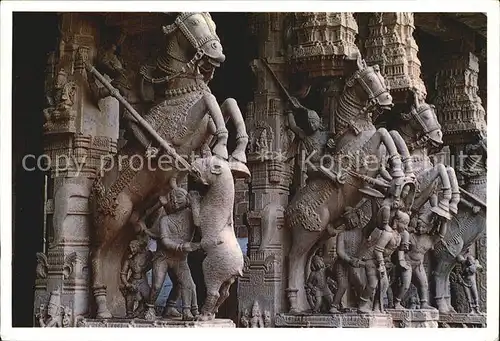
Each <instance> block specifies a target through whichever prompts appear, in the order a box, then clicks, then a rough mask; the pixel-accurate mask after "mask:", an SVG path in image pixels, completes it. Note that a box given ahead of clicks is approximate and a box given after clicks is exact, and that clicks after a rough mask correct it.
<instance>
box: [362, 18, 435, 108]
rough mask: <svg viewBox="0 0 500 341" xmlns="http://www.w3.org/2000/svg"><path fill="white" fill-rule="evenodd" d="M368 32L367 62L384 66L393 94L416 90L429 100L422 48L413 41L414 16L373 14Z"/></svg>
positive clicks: (383, 72) (386, 78)
mask: <svg viewBox="0 0 500 341" xmlns="http://www.w3.org/2000/svg"><path fill="white" fill-rule="evenodd" d="M368 28H369V33H368V37H366V40H365V42H364V47H365V53H366V54H365V59H366V62H367V63H368V64H369V65H374V64H378V65H379V66H380V70H381V72H382V75H383V76H384V78H385V80H386V82H387V83H388V85H389V87H390V88H391V90H392V91H391V92H392V93H397V92H400V91H407V90H409V89H411V88H416V89H417V90H418V91H419V93H420V94H421V95H422V97H423V98H425V96H426V94H427V91H426V88H425V85H424V82H423V80H422V79H421V77H420V65H421V64H420V61H419V59H418V56H417V53H418V46H417V43H416V42H415V39H414V38H413V32H414V30H415V25H414V21H413V13H407V12H397V13H373V14H372V15H371V16H370V17H369V19H368ZM398 97H399V96H396V97H395V100H396V101H397V100H398ZM401 99H404V97H401Z"/></svg>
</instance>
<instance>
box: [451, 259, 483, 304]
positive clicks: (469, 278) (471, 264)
mask: <svg viewBox="0 0 500 341" xmlns="http://www.w3.org/2000/svg"><path fill="white" fill-rule="evenodd" d="M457 261H458V262H459V263H461V264H462V272H461V274H460V277H461V278H462V280H461V284H462V285H463V286H464V289H465V294H466V295H467V300H468V301H469V309H470V312H471V313H473V314H479V313H480V311H479V294H478V291H477V283H476V273H477V272H478V271H481V270H482V269H483V267H482V266H481V265H480V264H479V262H478V261H477V259H474V257H473V256H472V255H471V254H469V255H467V257H464V256H461V255H459V256H457Z"/></svg>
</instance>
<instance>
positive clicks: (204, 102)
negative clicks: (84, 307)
mask: <svg viewBox="0 0 500 341" xmlns="http://www.w3.org/2000/svg"><path fill="white" fill-rule="evenodd" d="M195 25H196V26H197V28H196V29H194V26H195ZM215 30H216V26H215V23H214V22H213V20H212V19H211V16H210V15H209V14H208V13H204V12H203V13H180V14H179V15H178V16H177V17H176V19H175V22H174V23H173V24H171V25H166V26H164V27H163V33H164V34H165V37H166V42H167V45H166V46H165V47H166V48H165V52H164V54H162V55H160V56H159V57H158V58H157V60H156V64H155V65H153V66H152V67H144V68H142V69H141V70H140V73H141V77H142V78H143V81H144V82H146V83H148V84H155V85H156V86H158V87H163V89H164V91H167V92H166V93H165V100H164V101H160V102H159V103H158V104H156V105H155V106H153V108H152V109H151V110H149V111H148V112H146V113H144V116H143V117H141V115H140V114H139V113H138V112H137V111H136V110H135V109H134V108H133V107H132V106H131V105H130V103H129V102H127V100H126V99H125V98H123V96H122V95H121V94H120V93H119V91H118V90H117V89H116V88H115V87H114V86H113V85H112V84H110V82H109V81H107V80H106V79H105V78H104V77H103V76H102V74H100V73H99V72H98V71H97V70H96V68H94V67H93V66H91V65H87V71H88V72H90V73H91V74H92V75H94V76H95V77H96V78H97V80H99V81H100V82H101V83H102V84H103V85H104V86H105V87H106V88H107V89H108V90H109V91H110V93H111V95H112V96H114V97H115V98H117V99H118V100H119V101H120V103H121V104H122V105H123V106H124V107H125V108H126V109H127V111H128V112H129V113H130V114H131V116H133V118H134V119H135V120H136V121H137V123H138V125H139V126H140V127H141V130H142V131H143V132H144V133H145V134H148V136H149V138H148V142H149V143H147V144H146V145H145V146H144V145H143V146H142V148H141V146H140V144H139V145H136V147H134V148H137V149H136V150H137V151H135V152H134V153H136V154H138V155H146V156H148V157H150V158H152V159H153V161H154V162H157V159H158V158H159V157H160V156H161V155H163V154H164V153H166V155H170V156H172V157H173V158H174V160H176V163H177V162H178V163H177V164H178V165H182V167H185V169H186V170H188V173H191V174H192V175H193V176H194V177H195V178H198V177H199V176H200V174H199V172H198V171H194V169H193V168H192V167H191V165H190V164H189V163H188V162H186V161H185V160H183V159H182V158H181V157H180V155H179V153H182V154H185V153H188V154H189V153H190V152H191V151H197V150H200V149H201V148H202V147H203V146H205V145H208V144H209V143H210V141H211V140H212V137H213V136H215V145H214V146H213V148H212V153H213V154H214V155H216V156H218V157H220V158H222V159H223V160H228V161H227V162H228V163H227V165H225V166H223V165H220V169H223V170H224V171H223V172H222V173H224V175H222V176H221V177H220V178H223V179H224V181H231V183H232V181H233V179H232V178H227V176H228V175H227V174H226V173H225V171H226V167H229V168H228V169H229V170H230V171H232V172H233V173H234V174H235V176H237V177H248V176H249V174H250V173H249V171H248V168H247V167H246V165H245V163H246V155H245V149H246V145H247V142H248V136H247V133H246V128H245V124H244V121H243V117H242V115H241V112H240V110H239V108H238V105H237V103H236V101H235V100H234V99H228V100H226V101H225V102H224V103H223V104H222V105H221V106H219V105H218V103H217V101H216V99H215V97H214V96H213V95H212V94H211V93H210V90H209V88H208V86H207V83H208V82H209V81H210V80H211V79H212V76H213V73H214V71H215V69H216V67H217V66H219V65H220V63H222V62H224V60H225V56H224V54H223V52H222V46H221V44H220V39H219V37H218V36H217V34H216V32H215ZM192 47H195V49H196V50H197V51H198V52H197V53H194V52H193V49H192ZM172 56H175V57H176V58H173V57H172ZM181 60H185V62H183V61H181ZM197 103H198V104H199V105H198V104H197ZM207 114H208V115H207ZM224 118H232V120H233V121H234V123H235V125H236V127H237V128H236V134H237V135H236V140H237V143H236V148H235V150H234V151H233V152H232V153H231V154H229V153H228V151H227V138H228V133H227V129H226V127H225V122H224ZM172 145H175V146H176V148H174V147H172ZM152 148H155V149H152ZM145 149H147V151H148V152H146V150H145ZM155 150H159V152H158V153H156V152H155ZM120 153H121V151H120ZM134 160H137V158H136V159H134ZM134 160H133V161H132V165H134V164H133V163H134V162H135V161H134ZM136 166H138V165H134V167H125V170H123V171H122V172H121V173H119V174H118V175H117V177H116V175H115V174H114V172H109V173H108V174H104V177H106V180H109V182H107V181H105V182H106V183H111V185H110V187H109V188H106V187H105V186H104V185H103V182H102V181H103V180H101V179H100V178H98V179H97V180H96V183H95V185H94V189H93V196H92V202H91V207H92V212H93V222H94V229H95V230H96V231H97V233H96V239H95V241H94V243H93V245H94V246H93V250H92V253H91V255H92V264H93V267H92V269H93V276H92V278H93V283H92V286H93V288H94V291H95V296H96V301H97V306H98V309H97V311H98V312H97V317H100V318H109V317H111V316H112V315H111V313H110V312H109V310H108V307H107V304H106V284H105V282H104V280H103V276H102V273H101V272H100V268H101V266H99V264H102V263H103V262H104V261H105V260H104V258H103V250H105V249H108V248H109V247H111V244H110V243H111V241H112V240H113V238H115V237H116V235H118V234H119V233H120V231H122V228H123V227H124V226H125V223H126V222H127V221H128V220H129V218H130V216H131V214H132V212H133V211H134V209H136V210H139V211H143V210H145V209H147V208H148V207H143V206H148V205H147V204H146V203H147V202H149V201H151V202H153V201H152V200H151V199H153V198H155V197H157V196H158V195H159V194H161V193H159V192H161V191H165V190H167V189H168V182H169V180H170V179H171V178H172V177H174V176H177V174H176V173H177V170H175V169H172V170H171V171H166V172H162V174H161V176H158V175H157V173H155V172H153V171H150V170H146V169H142V170H140V171H135V169H138V167H136ZM206 167H207V166H206ZM214 167H215V166H214ZM212 170H213V171H214V172H219V169H215V168H214V169H212ZM203 171H205V169H203ZM210 174H212V173H210ZM185 175H186V172H184V173H182V176H185ZM214 176H215V174H214ZM113 177H115V178H114V179H113ZM181 180H182V179H181V178H179V179H178V181H179V182H180V181H181ZM152 184H154V185H153V186H151V185H152ZM214 186H215V185H214ZM230 190H231V189H230ZM167 191H168V190H167ZM232 191H233V193H232V194H231V195H232V196H234V188H232ZM129 192H130V193H134V194H133V196H129V195H128V194H125V193H129ZM230 197H231V196H230V195H229V194H228V198H230ZM138 198H141V199H140V200H138ZM124 200H125V201H126V202H125V201H124ZM129 200H132V201H131V202H132V206H130V205H129V204H128V203H129V202H130V201H129ZM207 200H208V199H207ZM232 208H233V203H231V209H232ZM225 209H226V208H225ZM225 223H226V222H224V224H225ZM220 224H221V225H220V226H218V227H217V228H221V227H222V226H224V225H223V224H222V223H220ZM231 224H232V221H231ZM207 228H208V227H207ZM213 228H215V227H213ZM103 229H106V231H107V233H106V234H101V233H99V231H100V230H103ZM214 242H215V241H214ZM223 245H224V244H223ZM201 247H202V248H204V245H203V243H202V245H201ZM231 247H232V244H231ZM222 248H225V246H224V247H222ZM227 248H228V249H227V250H228V251H227V252H230V253H229V254H231V252H233V249H231V248H230V246H229V245H228V246H227ZM240 252H241V250H240ZM229 254H228V255H229ZM207 257H208V256H207ZM209 258H210V257H208V258H207V260H206V262H207V263H209V260H208V259H209ZM207 266H208V265H207ZM221 266H222V265H221ZM242 266H243V258H242V257H241V267H242ZM226 270H227V271H229V269H226ZM221 271H222V270H221ZM240 271H241V270H240ZM236 274H237V273H234V274H231V276H234V275H236ZM228 275H229V274H228ZM205 278H207V277H205ZM231 278H232V277H231ZM216 279H217V280H218V278H216ZM216 279H214V280H213V281H215V280H216ZM213 281H212V282H210V284H211V285H213V286H214V288H212V289H211V291H209V292H210V298H209V301H210V302H208V303H207V304H206V307H205V309H204V310H203V309H202V314H201V317H200V318H202V319H208V318H213V314H214V312H215V311H216V309H217V307H218V305H217V304H216V303H217V302H216V301H217V297H218V296H219V288H217V290H215V285H216V284H215V282H213ZM223 281H224V283H225V284H224V285H225V286H227V288H228V287H229V286H230V284H229V281H230V278H229V277H228V278H223ZM220 285H221V283H220ZM220 285H219V287H220ZM224 295H227V293H226V291H225V290H224ZM212 301H214V302H212ZM222 301H223V299H222V298H221V300H220V302H221V303H222Z"/></svg>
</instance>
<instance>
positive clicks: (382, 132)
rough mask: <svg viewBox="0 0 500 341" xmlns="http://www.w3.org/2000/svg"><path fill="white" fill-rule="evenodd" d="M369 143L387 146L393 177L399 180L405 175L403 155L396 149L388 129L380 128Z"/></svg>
mask: <svg viewBox="0 0 500 341" xmlns="http://www.w3.org/2000/svg"><path fill="white" fill-rule="evenodd" d="M368 143H374V144H375V145H376V146H380V144H383V145H384V146H385V148H386V149H387V151H388V152H389V162H390V166H391V167H390V175H391V177H393V178H399V177H402V176H404V175H405V174H404V172H403V169H402V162H401V155H399V153H398V148H397V147H396V144H395V143H394V140H393V138H392V136H391V134H389V132H388V131H387V129H385V128H378V129H377V131H376V132H375V134H373V136H372V137H371V139H370V141H369V142H368Z"/></svg>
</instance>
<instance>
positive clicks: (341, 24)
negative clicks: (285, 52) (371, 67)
mask: <svg viewBox="0 0 500 341" xmlns="http://www.w3.org/2000/svg"><path fill="white" fill-rule="evenodd" d="M294 15H295V18H294V19H295V23H294V25H293V31H294V32H295V34H296V37H297V39H296V41H297V43H296V44H295V45H294V46H292V49H291V55H290V56H289V58H290V62H291V64H292V66H293V67H294V68H295V70H296V71H297V72H306V73H307V74H308V76H309V78H310V79H314V78H316V77H322V76H341V75H343V72H344V67H343V65H344V63H343V60H344V58H349V59H350V58H355V57H356V56H357V54H358V53H359V50H358V47H357V46H356V44H355V43H354V40H355V38H356V34H357V33H358V25H357V23H356V20H355V19H354V17H353V14H352V13H350V12H343V13H333V12H328V13H314V12H305V13H295V14H294Z"/></svg>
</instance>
